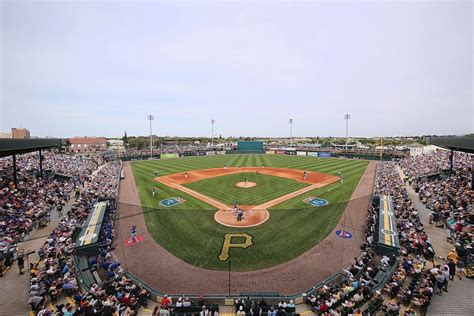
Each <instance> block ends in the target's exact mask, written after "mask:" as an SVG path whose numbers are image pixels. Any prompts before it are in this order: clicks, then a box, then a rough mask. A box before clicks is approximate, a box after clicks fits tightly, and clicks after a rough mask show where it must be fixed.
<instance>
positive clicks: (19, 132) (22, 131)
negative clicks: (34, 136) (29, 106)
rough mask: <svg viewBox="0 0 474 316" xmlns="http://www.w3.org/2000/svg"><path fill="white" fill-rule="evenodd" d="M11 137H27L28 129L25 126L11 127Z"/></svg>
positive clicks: (28, 136) (28, 135)
mask: <svg viewBox="0 0 474 316" xmlns="http://www.w3.org/2000/svg"><path fill="white" fill-rule="evenodd" d="M12 138H14V139H29V138H30V131H29V130H28V129H26V128H12Z"/></svg>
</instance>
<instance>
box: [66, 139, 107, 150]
mask: <svg viewBox="0 0 474 316" xmlns="http://www.w3.org/2000/svg"><path fill="white" fill-rule="evenodd" d="M68 140H69V143H70V145H69V152H73V153H95V152H101V151H104V150H106V149H107V139H105V137H74V138H69V139H68Z"/></svg>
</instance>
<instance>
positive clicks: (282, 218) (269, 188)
mask: <svg viewBox="0 0 474 316" xmlns="http://www.w3.org/2000/svg"><path fill="white" fill-rule="evenodd" d="M367 164H368V163H367V162H366V161H357V160H343V159H331V158H315V157H306V156H304V157H302V156H289V155H222V156H221V155H216V156H205V157H187V158H174V159H161V160H149V161H139V162H132V163H131V167H132V170H133V176H134V178H135V183H136V188H137V191H138V194H139V198H140V202H141V205H142V210H143V213H144V215H145V221H146V226H147V229H148V231H149V233H150V234H151V236H152V237H153V239H154V240H155V241H156V242H157V243H158V244H160V245H161V246H162V247H164V248H165V249H166V250H167V251H169V252H170V253H172V254H173V255H174V256H176V257H178V258H180V259H182V260H184V261H185V262H187V263H189V264H191V265H194V266H197V267H201V268H206V269H212V270H225V269H227V267H228V260H229V259H231V260H232V270H233V271H249V270H256V269H262V268H268V267H272V266H275V265H278V264H281V263H284V262H287V261H289V260H291V259H293V258H295V257H297V256H299V255H301V254H303V253H304V252H305V251H307V250H309V249H310V248H312V247H313V246H315V245H316V244H318V243H319V242H320V241H321V240H322V239H324V238H325V237H326V236H327V235H328V234H329V233H330V232H331V231H332V230H333V229H334V227H335V226H336V224H337V222H338V220H339V218H340V217H341V215H342V213H343V211H344V209H345V207H346V205H347V202H348V201H349V199H350V197H351V195H352V193H353V191H354V189H355V188H356V186H357V184H358V183H359V180H360V178H361V176H362V175H363V174H364V171H365V169H366V167H367ZM224 166H226V167H227V168H226V171H225V172H229V174H224V173H225V172H223V170H224ZM236 167H242V170H240V168H239V169H237V168H236ZM250 167H253V168H250ZM246 168H248V169H246ZM260 168H261V169H260ZM208 169H215V170H217V171H216V172H217V173H216V174H215V175H213V176H205V177H204V176H202V174H205V173H203V172H204V171H206V170H208ZM248 170H252V171H251V172H249V171H248ZM274 170H277V171H278V170H283V171H284V172H280V173H279V172H274ZM292 170H293V171H292ZM201 171H202V172H201ZM259 171H260V172H259ZM304 171H306V172H307V173H308V175H309V177H308V181H304V180H303V177H302V176H301V177H300V176H299V175H300V174H301V175H302V174H303V172H304ZM185 173H187V174H188V175H185ZM339 174H341V175H342V178H343V183H342V181H340V180H339V177H338V175H339ZM199 175H201V177H199ZM188 176H189V179H188V178H187V177H188ZM167 177H168V178H169V179H175V180H176V179H180V181H181V183H180V184H179V185H178V184H176V183H175V182H176V181H175V182H173V181H171V180H169V179H168V178H167ZM185 177H186V179H185ZM160 179H168V180H167V181H168V182H165V181H163V182H160ZM320 179H330V181H319V180H320ZM245 180H246V181H247V182H251V183H254V184H255V186H253V187H239V186H237V185H236V184H237V183H239V182H244V181H245ZM311 181H312V182H311ZM293 195H295V196H294V197H292V196H293ZM203 197H206V198H203ZM281 197H284V198H283V200H282V199H281ZM279 198H280V199H279ZM280 200H281V203H280ZM313 200H314V201H316V202H317V203H314V204H311V203H309V202H311V201H313ZM272 201H273V202H274V203H271V202H272ZM321 201H322V202H321ZM234 204H238V205H242V207H243V208H245V209H246V210H247V212H248V213H245V215H246V217H247V216H248V217H250V215H251V214H252V213H253V215H255V213H257V214H258V212H264V211H267V212H268V214H269V216H268V218H267V219H266V220H265V221H264V222H262V223H261V224H259V225H257V226H254V227H245V228H236V227H229V226H226V225H222V224H221V223H218V222H217V221H216V220H215V218H214V216H215V214H216V212H217V211H218V210H219V209H221V211H224V212H229V213H228V214H232V211H231V210H227V209H224V208H225V207H226V206H228V208H229V209H230V208H232V207H233V205H234ZM216 205H217V206H216ZM259 205H271V206H270V207H268V208H265V209H263V208H262V209H261V208H259V207H256V206H259ZM226 243H227V244H231V247H230V248H228V249H227V250H228V251H227V256H223V245H225V244H226ZM245 243H246V245H245V246H243V245H244V244H245ZM232 244H235V245H240V246H236V247H232Z"/></svg>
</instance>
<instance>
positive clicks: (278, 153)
mask: <svg viewBox="0 0 474 316" xmlns="http://www.w3.org/2000/svg"><path fill="white" fill-rule="evenodd" d="M275 154H277V155H284V154H285V151H284V150H275Z"/></svg>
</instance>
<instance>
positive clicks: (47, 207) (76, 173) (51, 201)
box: [0, 153, 96, 275]
mask: <svg viewBox="0 0 474 316" xmlns="http://www.w3.org/2000/svg"><path fill="white" fill-rule="evenodd" d="M69 164H70V165H71V166H68V165H69ZM16 166H17V181H18V184H17V185H15V182H14V172H13V160H12V158H4V159H0V212H1V213H0V275H1V274H3V272H4V271H5V269H6V268H8V267H9V266H10V265H11V264H12V261H13V259H14V256H15V253H16V248H17V243H18V242H21V241H23V240H24V238H25V237H26V236H27V235H28V234H29V233H30V232H31V231H32V230H33V229H34V228H35V227H36V228H39V227H44V226H46V225H47V224H48V223H49V221H50V218H51V214H52V212H54V211H56V210H58V211H59V212H60V211H61V210H62V208H63V207H64V205H65V204H66V202H67V201H68V200H69V194H70V192H71V191H72V190H74V188H75V187H76V186H78V185H81V184H82V183H83V182H84V180H86V178H87V177H88V176H89V175H90V174H91V172H92V170H93V169H94V168H95V167H96V165H95V163H94V162H92V161H91V160H80V159H76V158H74V157H71V156H66V155H53V154H51V153H45V154H44V157H43V166H44V168H43V175H42V176H41V174H40V168H39V155H38V154H24V155H19V156H17V158H16ZM50 171H51V172H50ZM55 172H62V173H63V174H65V175H67V176H66V177H57V176H56V173H55Z"/></svg>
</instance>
